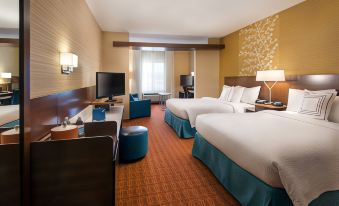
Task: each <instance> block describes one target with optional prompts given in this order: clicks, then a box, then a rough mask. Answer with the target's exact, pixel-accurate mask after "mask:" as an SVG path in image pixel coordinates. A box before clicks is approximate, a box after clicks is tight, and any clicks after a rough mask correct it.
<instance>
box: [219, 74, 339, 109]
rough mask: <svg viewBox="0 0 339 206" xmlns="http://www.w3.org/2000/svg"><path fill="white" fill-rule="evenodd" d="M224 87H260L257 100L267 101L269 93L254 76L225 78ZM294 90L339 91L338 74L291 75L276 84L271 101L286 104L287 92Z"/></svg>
mask: <svg viewBox="0 0 339 206" xmlns="http://www.w3.org/2000/svg"><path fill="white" fill-rule="evenodd" d="M224 83H225V85H229V86H236V85H240V86H244V87H255V86H261V91H260V95H259V98H260V99H268V96H269V91H268V89H267V87H266V86H265V84H264V83H263V82H257V81H256V77H254V76H245V77H244V76H242V77H225V78H224ZM289 88H294V89H309V90H324V89H336V90H337V91H339V74H314V75H293V76H286V81H285V82H278V83H277V85H276V86H275V87H274V88H273V90H272V100H273V101H274V100H278V101H282V102H283V103H285V104H287V102H288V90H289Z"/></svg>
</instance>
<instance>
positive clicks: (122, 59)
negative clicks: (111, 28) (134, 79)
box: [101, 32, 130, 119]
mask: <svg viewBox="0 0 339 206" xmlns="http://www.w3.org/2000/svg"><path fill="white" fill-rule="evenodd" d="M128 40H129V34H128V33H113V32H102V58H101V65H102V71H105V72H121V73H125V77H126V80H125V92H126V95H125V96H124V97H123V101H124V105H125V110H124V118H125V119H128V118H129V63H130V62H129V48H128V47H113V41H128Z"/></svg>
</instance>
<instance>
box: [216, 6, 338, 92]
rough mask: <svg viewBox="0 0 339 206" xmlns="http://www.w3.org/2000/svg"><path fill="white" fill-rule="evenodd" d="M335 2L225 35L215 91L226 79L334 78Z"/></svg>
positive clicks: (291, 10) (288, 12)
mask: <svg viewBox="0 0 339 206" xmlns="http://www.w3.org/2000/svg"><path fill="white" fill-rule="evenodd" d="M338 11H339V1H337V0H307V1H305V2H303V3H301V4H298V5H296V6H294V7H291V8H289V9H287V10H285V11H282V12H280V13H278V14H275V15H273V16H271V17H268V18H266V19H263V20H261V21H259V22H256V23H254V24H252V25H249V26H248V27H246V28H243V29H241V30H239V31H236V32H234V33H232V34H229V35H227V36H225V37H224V38H223V39H222V42H223V43H224V44H225V46H226V48H225V49H224V50H222V51H221V52H220V77H219V89H221V87H222V85H223V81H224V80H223V79H224V77H225V76H254V75H255V73H256V71H257V70H267V69H276V68H281V69H284V70H285V72H286V74H287V75H300V74H325V73H339V56H338V51H339V38H338V36H339V12H338Z"/></svg>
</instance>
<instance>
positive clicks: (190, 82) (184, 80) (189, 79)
mask: <svg viewBox="0 0 339 206" xmlns="http://www.w3.org/2000/svg"><path fill="white" fill-rule="evenodd" d="M180 86H182V87H193V86H194V77H193V76H191V75H180Z"/></svg>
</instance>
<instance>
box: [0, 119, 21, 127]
mask: <svg viewBox="0 0 339 206" xmlns="http://www.w3.org/2000/svg"><path fill="white" fill-rule="evenodd" d="M17 125H20V120H15V121H13V122H9V123H6V124H4V125H1V126H0V127H1V128H13V127H15V126H17Z"/></svg>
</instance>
